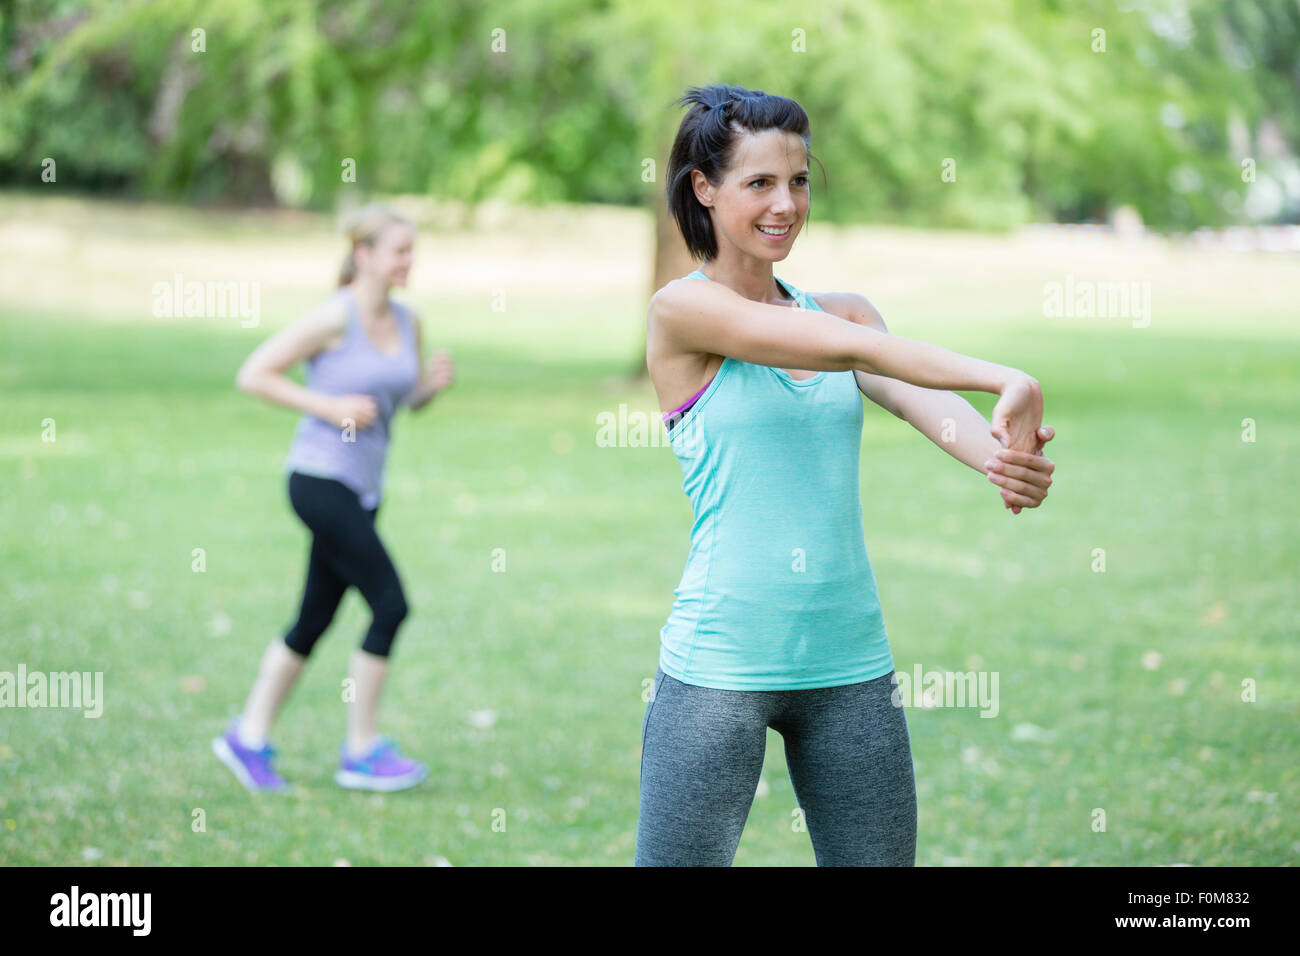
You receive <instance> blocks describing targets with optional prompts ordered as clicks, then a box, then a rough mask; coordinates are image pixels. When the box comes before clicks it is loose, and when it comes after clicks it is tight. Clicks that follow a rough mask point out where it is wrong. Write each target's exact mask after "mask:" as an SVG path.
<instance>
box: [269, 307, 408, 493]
mask: <svg viewBox="0 0 1300 956" xmlns="http://www.w3.org/2000/svg"><path fill="white" fill-rule="evenodd" d="M335 295H339V296H343V297H344V299H345V301H346V305H347V312H348V321H347V327H346V329H345V331H344V333H343V341H342V342H340V343H339V345H338V346H337V347H335V348H332V349H327V350H325V351H323V352H319V353H317V354H316V355H314V356H313V357H312V358H310V359H308V360H307V371H306V384H307V387H308V388H310V389H312V390H313V391H318V392H324V393H325V394H327V395H347V394H353V393H355V394H363V395H370V396H373V397H374V399H375V403H376V404H377V405H378V406H379V414H378V416H377V417H376V418H375V421H374V423H373V424H372V425H371V426H370V427H369V428H353V429H347V430H345V429H342V428H339V427H337V426H335V425H333V424H331V423H329V422H327V421H324V420H322V419H320V418H317V417H316V416H315V415H310V414H304V415H303V416H302V418H301V419H300V420H299V422H298V428H297V431H295V432H294V436H293V443H292V445H291V446H290V448H289V456H288V458H286V459H285V463H284V471H285V473H286V474H287V473H289V472H291V471H298V472H302V473H303V474H307V475H315V476H317V477H321V478H333V479H335V480H337V481H340V482H342V483H343V484H345V485H347V486H348V487H349V488H351V489H352V490H353V491H355V492H356V493H357V496H358V497H359V498H360V499H361V507H363V508H365V509H367V510H371V509H374V508H378V507H379V502H380V500H381V498H382V497H383V486H384V463H385V460H386V458H387V453H388V441H389V438H390V437H391V431H392V418H393V414H394V413H395V412H396V411H397V407H398V403H399V402H400V401H401V400H402V398H403V397H404V396H405V395H406V393H407V392H409V391H410V390H411V389H412V388H413V387H414V386H415V383H416V382H417V381H418V380H419V377H420V357H419V355H418V354H417V351H416V345H415V330H414V328H412V325H411V316H410V313H409V312H408V310H407V308H406V307H405V306H404V305H401V304H400V303H398V302H394V301H393V300H391V299H389V305H390V306H391V307H392V309H393V313H394V315H396V316H397V323H398V326H399V327H400V332H401V335H400V339H401V343H402V345H401V348H400V349H399V350H398V352H397V353H396V354H395V355H389V354H387V353H384V352H381V351H380V350H379V349H378V348H377V347H376V346H375V344H374V343H373V342H372V341H370V337H369V336H367V335H366V331H365V329H364V328H363V327H362V325H361V313H360V311H359V310H358V308H357V300H356V296H354V295H353V293H352V290H351V288H348V287H344V288H342V289H339V290H338V292H336V293H335Z"/></svg>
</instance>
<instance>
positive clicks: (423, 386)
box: [402, 379, 438, 412]
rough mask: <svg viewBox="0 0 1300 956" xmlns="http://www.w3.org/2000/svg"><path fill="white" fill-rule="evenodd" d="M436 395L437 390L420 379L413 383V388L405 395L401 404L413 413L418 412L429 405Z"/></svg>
mask: <svg viewBox="0 0 1300 956" xmlns="http://www.w3.org/2000/svg"><path fill="white" fill-rule="evenodd" d="M437 394H438V389H436V388H434V387H433V386H432V385H430V384H429V383H428V382H426V381H424V379H421V380H420V381H418V382H416V383H415V387H414V388H412V389H411V390H410V391H409V392H407V393H406V397H405V398H404V399H402V403H403V404H404V405H406V407H407V408H409V409H410V410H411V411H413V412H414V411H419V410H420V409H421V408H423V407H424V406H425V405H427V404H429V402H431V401H433V397H434V396H435V395H437Z"/></svg>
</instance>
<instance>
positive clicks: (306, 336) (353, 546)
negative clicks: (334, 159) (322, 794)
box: [212, 204, 453, 792]
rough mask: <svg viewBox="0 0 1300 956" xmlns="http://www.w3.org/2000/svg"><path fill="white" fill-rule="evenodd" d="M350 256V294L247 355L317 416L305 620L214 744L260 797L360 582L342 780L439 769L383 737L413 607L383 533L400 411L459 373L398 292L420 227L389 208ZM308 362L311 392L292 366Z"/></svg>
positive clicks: (308, 435)
mask: <svg viewBox="0 0 1300 956" xmlns="http://www.w3.org/2000/svg"><path fill="white" fill-rule="evenodd" d="M347 234H348V238H349V240H350V243H349V245H350V250H349V252H348V256H347V259H346V260H345V262H344V265H343V269H342V271H341V273H340V275H339V289H338V291H337V292H336V293H335V294H334V295H332V296H330V297H329V298H328V299H326V300H325V301H324V302H322V303H321V304H319V305H318V306H317V307H316V308H314V309H312V310H311V311H310V312H308V313H307V315H305V316H303V317H302V318H301V319H299V320H298V321H297V322H295V323H293V324H292V325H290V326H288V327H286V328H284V329H282V330H281V331H279V332H277V333H276V334H275V335H273V336H271V337H270V338H269V339H267V340H266V341H265V342H263V343H262V344H261V345H260V346H258V347H257V349H255V350H254V351H253V353H252V354H251V355H250V356H249V357H248V359H247V360H246V361H245V362H244V364H243V367H242V368H240V370H239V374H238V376H237V384H238V386H239V387H240V388H241V389H243V390H244V391H246V392H249V393H251V394H254V395H257V396H259V397H261V398H264V399H266V400H267V401H269V402H273V403H275V404H278V405H287V406H289V407H291V408H296V409H299V410H300V411H302V412H303V415H302V418H301V419H300V420H299V422H298V429H297V431H296V432H295V434H294V440H293V444H292V447H291V448H290V450H289V455H288V457H287V458H286V460H285V466H284V470H285V472H286V473H287V475H288V482H287V484H288V492H289V502H290V504H291V506H292V507H293V510H294V512H295V513H296V514H297V515H298V517H299V518H300V519H301V520H302V522H303V524H304V525H306V527H307V529H308V530H309V531H310V532H311V535H312V542H311V554H310V557H309V559H308V565H307V579H306V583H305V584H304V586H303V592H302V602H301V606H300V609H299V611H298V618H297V620H296V621H295V622H294V624H293V625H292V626H291V627H290V628H289V629H288V631H287V632H285V634H284V635H283V636H282V637H276V638H275V639H273V640H272V641H271V644H270V646H269V647H268V648H267V649H266V652H265V653H264V654H263V656H262V662H261V666H260V668H259V671H258V675H257V679H256V680H255V681H254V683H253V687H252V689H251V690H250V691H249V694H248V699H247V701H246V702H245V704H244V710H243V712H242V713H241V714H240V715H239V716H238V717H236V718H233V719H232V720H231V721H230V724H229V726H228V727H227V728H226V732H225V733H224V734H223V735H222V736H220V737H217V738H216V739H215V740H213V741H212V749H213V751H214V752H215V753H216V755H217V757H218V758H219V759H220V760H221V762H222V763H224V764H225V765H226V766H227V767H229V768H230V770H231V772H232V773H234V775H235V777H236V778H237V779H238V780H239V782H240V783H242V784H243V785H244V786H245V787H247V788H248V789H249V790H251V791H255V792H256V791H262V790H283V789H285V788H286V786H287V784H286V782H285V780H284V778H283V777H281V776H280V775H279V774H278V773H277V772H276V771H275V768H274V766H273V765H272V758H273V757H274V755H275V750H274V749H273V748H272V747H271V745H270V743H269V741H268V739H267V734H268V733H269V731H270V728H271V724H272V722H273V721H274V720H275V717H276V714H277V713H278V712H279V710H280V707H281V705H282V704H283V703H284V700H285V698H286V697H287V696H288V694H289V691H290V690H291V689H292V687H293V685H294V683H295V682H296V681H297V679H298V676H299V674H300V673H301V671H302V668H303V665H304V663H305V662H306V660H307V657H308V655H309V654H311V651H312V648H313V647H314V646H315V644H316V641H317V639H318V638H319V637H320V636H321V635H322V634H323V633H324V632H325V629H326V628H328V627H329V625H330V622H331V621H333V619H334V615H335V612H336V611H337V610H338V607H339V603H340V602H341V601H342V599H343V595H344V593H345V592H346V591H347V590H348V588H349V587H355V588H356V589H357V590H358V591H360V592H361V595H362V597H364V598H365V600H366V603H367V604H369V605H370V612H371V621H370V626H369V628H368V629H367V630H366V634H365V637H364V638H363V640H362V643H361V646H360V647H359V648H358V649H357V650H356V651H354V652H353V654H352V659H351V661H350V665H349V673H348V676H349V679H350V680H349V684H350V687H349V693H348V694H346V695H345V696H344V701H345V702H346V703H347V704H348V708H347V737H346V739H345V740H344V741H343V743H342V745H341V746H340V748H339V763H338V769H337V770H336V772H335V774H334V780H335V782H336V783H338V784H339V785H340V786H343V787H348V788H353V789H364V790H401V789H405V788H407V787H413V786H415V785H416V784H418V783H419V782H420V781H421V780H423V779H424V777H425V776H426V775H427V773H428V768H427V767H426V766H425V765H424V764H423V763H421V762H419V761H417V760H412V759H410V758H409V757H406V756H404V755H403V754H402V752H401V751H400V750H399V749H398V747H397V744H396V743H395V742H394V741H393V740H392V739H391V738H389V737H386V736H382V735H380V734H379V733H378V731H377V721H378V711H379V697H380V691H381V690H382V688H383V685H384V681H385V679H386V677H387V675H388V668H389V657H390V654H391V652H392V649H393V642H394V641H395V639H396V637H397V629H398V627H399V626H400V625H401V624H402V622H403V621H404V620H405V619H406V616H407V613H408V608H407V604H406V597H405V594H404V592H403V589H402V582H401V580H400V579H399V578H398V575H397V569H396V568H395V567H394V566H393V562H392V559H391V558H390V557H389V555H388V551H387V549H386V548H385V547H384V544H383V542H382V541H381V540H380V539H379V535H378V534H377V533H376V531H375V518H376V516H377V514H378V512H379V505H380V500H381V498H382V496H383V479H384V465H385V461H386V458H387V454H388V445H389V437H390V428H391V421H392V418H393V415H394V414H395V413H396V412H397V409H398V408H399V407H400V406H402V405H407V406H409V407H410V408H412V409H418V408H420V407H422V406H424V405H426V404H428V402H429V401H430V400H431V399H432V398H433V397H434V396H435V395H437V394H438V393H439V392H441V391H442V390H443V389H445V388H446V387H447V386H448V385H450V384H451V381H452V375H453V370H452V364H451V357H450V355H448V354H447V353H446V352H445V351H444V350H438V351H437V352H436V353H435V355H434V356H433V358H432V359H431V360H430V362H429V364H428V366H427V367H426V368H424V369H422V368H421V367H420V350H421V346H420V322H419V317H418V316H417V315H416V314H415V313H414V312H413V311H412V310H411V309H409V308H408V307H407V306H405V305H402V304H401V303H399V302H395V301H393V300H392V299H390V298H389V289H390V287H392V286H395V285H397V286H401V285H405V284H406V280H407V275H408V273H409V271H410V268H411V258H412V246H413V244H414V241H415V229H414V226H413V225H412V224H411V223H410V222H409V221H408V220H406V219H404V218H403V217H402V216H399V215H398V214H397V213H395V212H393V211H392V210H390V209H388V208H387V207H386V206H383V205H380V204H372V205H369V206H364V207H362V208H361V209H359V210H357V211H356V212H355V213H353V214H352V216H351V219H350V222H349V223H348V225H347ZM299 361H305V362H306V363H307V376H306V380H307V384H306V387H303V386H301V385H298V384H296V383H294V382H292V381H290V380H289V379H288V378H286V377H285V374H284V373H285V371H286V370H288V369H289V368H290V367H292V366H293V365H295V364H296V363H298V362H299Z"/></svg>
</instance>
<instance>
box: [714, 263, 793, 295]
mask: <svg viewBox="0 0 1300 956" xmlns="http://www.w3.org/2000/svg"><path fill="white" fill-rule="evenodd" d="M700 271H701V272H703V273H704V274H705V275H706V276H708V277H709V278H710V279H712V280H713V281H714V282H721V283H722V284H723V285H725V286H726V287H727V288H729V289H732V290H734V291H736V292H738V293H739V294H740V295H743V296H744V297H745V298H746V299H752V300H753V301H755V302H774V301H784V300H785V299H786V298H788V297H787V296H786V294H785V290H784V289H782V288H781V287H780V286H778V285H777V284H776V279H775V277H773V275H772V263H771V262H769V261H767V260H766V259H762V260H760V259H749V260H746V261H744V262H736V261H722V260H721V259H712V260H710V261H708V262H705V263H703V264H702V265H701V266H700Z"/></svg>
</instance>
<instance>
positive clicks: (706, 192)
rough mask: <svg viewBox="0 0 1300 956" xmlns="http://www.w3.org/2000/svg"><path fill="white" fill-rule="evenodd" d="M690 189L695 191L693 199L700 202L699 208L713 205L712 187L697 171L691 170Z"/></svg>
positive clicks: (705, 177)
mask: <svg viewBox="0 0 1300 956" xmlns="http://www.w3.org/2000/svg"><path fill="white" fill-rule="evenodd" d="M691 187H692V188H693V189H694V190H695V198H696V199H698V200H699V201H700V205H701V206H705V207H708V206H712V205H713V185H712V184H711V183H710V182H709V179H708V177H707V176H705V175H704V174H703V173H702V172H700V171H699V170H698V169H692V170H691Z"/></svg>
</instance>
